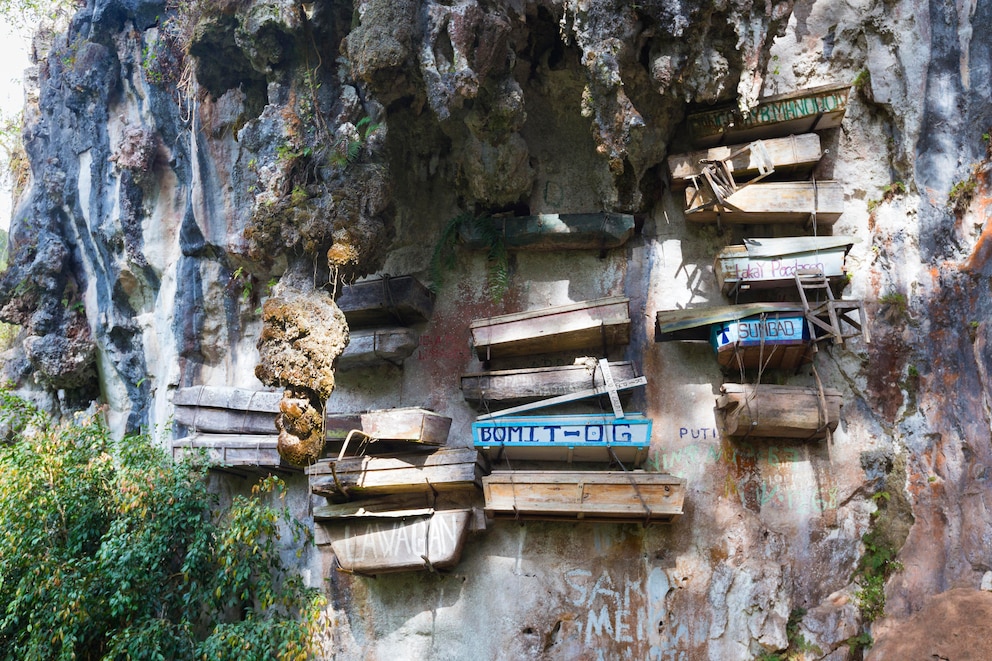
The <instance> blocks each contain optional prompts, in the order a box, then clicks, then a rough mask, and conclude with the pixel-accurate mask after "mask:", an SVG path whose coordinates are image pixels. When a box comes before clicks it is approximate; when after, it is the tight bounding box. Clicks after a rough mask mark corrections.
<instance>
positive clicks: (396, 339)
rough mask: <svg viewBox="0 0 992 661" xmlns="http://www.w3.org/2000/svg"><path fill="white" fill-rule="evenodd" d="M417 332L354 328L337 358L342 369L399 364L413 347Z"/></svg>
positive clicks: (415, 343)
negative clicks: (346, 344) (355, 329)
mask: <svg viewBox="0 0 992 661" xmlns="http://www.w3.org/2000/svg"><path fill="white" fill-rule="evenodd" d="M418 341H419V335H418V334H417V333H416V332H414V331H412V330H410V329H409V328H377V329H374V330H357V331H354V332H353V333H351V340H350V341H349V342H348V346H347V347H345V350H344V352H343V353H342V354H341V356H340V357H339V358H338V363H337V368H338V369H339V370H341V371H342V372H347V371H349V370H353V369H359V368H362V367H372V366H375V365H384V364H392V365H398V366H402V365H403V361H404V360H406V359H407V358H408V357H409V356H410V355H411V354H412V353H413V352H414V351H415V350H416V349H417V342H418Z"/></svg>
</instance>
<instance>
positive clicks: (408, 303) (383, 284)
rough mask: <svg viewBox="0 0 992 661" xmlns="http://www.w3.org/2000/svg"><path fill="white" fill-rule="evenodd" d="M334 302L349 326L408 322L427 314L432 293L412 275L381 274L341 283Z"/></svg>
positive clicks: (364, 326) (430, 311)
mask: <svg viewBox="0 0 992 661" xmlns="http://www.w3.org/2000/svg"><path fill="white" fill-rule="evenodd" d="M337 304H338V307H339V308H341V311H342V312H344V316H345V319H347V320H348V327H349V328H352V329H355V328H368V327H370V326H409V325H411V324H417V323H420V322H423V321H427V320H428V319H429V318H430V316H431V313H432V312H433V311H434V295H433V294H432V293H431V292H430V290H429V289H427V287H425V286H424V285H422V284H421V283H420V281H419V280H417V279H416V278H414V277H413V276H409V275H404V276H399V277H396V278H391V277H389V276H384V277H380V278H375V279H372V280H364V281H362V282H356V283H355V284H352V285H345V286H344V287H343V288H342V290H341V296H339V297H338V300H337Z"/></svg>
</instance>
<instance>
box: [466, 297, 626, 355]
mask: <svg viewBox="0 0 992 661" xmlns="http://www.w3.org/2000/svg"><path fill="white" fill-rule="evenodd" d="M627 304H628V299H627V298H624V297H621V296H613V297H609V298H600V299H595V300H590V301H583V302H581V303H572V304H570V305H562V306H557V307H550V308H545V309H542V310H533V311H530V312H517V313H515V314H507V315H501V316H497V317H488V318H486V319H477V320H475V321H473V322H472V323H471V325H470V329H471V331H472V343H473V345H474V346H475V351H476V355H477V356H478V357H479V360H483V361H487V360H490V359H492V358H504V357H510V356H527V355H533V354H542V353H557V352H563V351H572V352H580V351H603V350H604V349H606V348H608V347H613V346H617V345H623V344H627V343H628V342H630V314H629V312H628V309H627Z"/></svg>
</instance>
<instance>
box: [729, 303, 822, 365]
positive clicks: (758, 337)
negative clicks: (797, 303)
mask: <svg viewBox="0 0 992 661" xmlns="http://www.w3.org/2000/svg"><path fill="white" fill-rule="evenodd" d="M710 344H711V345H712V347H713V349H714V351H716V356H717V362H719V363H720V365H721V366H723V367H738V368H739V367H744V368H748V369H750V368H759V367H761V368H771V369H795V368H797V367H799V366H800V365H802V364H803V363H807V362H809V361H810V360H812V358H813V340H812V338H811V336H810V330H809V324H808V323H807V322H806V317H805V316H803V315H802V314H801V313H800V314H788V313H783V314H772V315H758V316H753V317H745V318H743V319H734V320H733V321H727V322H723V323H719V324H714V325H713V326H711V327H710Z"/></svg>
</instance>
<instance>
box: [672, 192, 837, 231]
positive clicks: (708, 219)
mask: <svg viewBox="0 0 992 661" xmlns="http://www.w3.org/2000/svg"><path fill="white" fill-rule="evenodd" d="M685 209H686V211H685V217H686V220H690V221H693V222H699V223H715V222H721V223H731V224H765V223H805V222H809V221H810V220H811V219H812V218H813V217H814V214H815V218H816V223H817V224H818V225H832V224H833V223H834V222H836V221H837V219H838V218H840V216H841V214H842V213H844V188H843V186H841V185H840V183H838V182H836V181H778V182H769V183H765V182H761V183H757V184H750V185H746V186H742V187H740V188H737V189H736V190H735V191H733V192H732V193H730V194H729V195H727V196H726V197H724V199H723V200H722V202H721V201H720V200H718V199H717V198H716V197H715V196H714V195H713V192H712V191H711V190H710V189H709V188H707V187H706V186H701V187H699V188H697V187H695V186H691V185H690V186H688V187H687V188H686V189H685Z"/></svg>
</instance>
